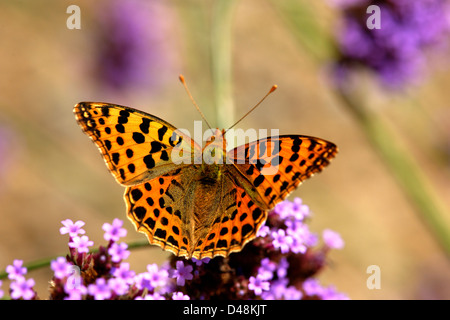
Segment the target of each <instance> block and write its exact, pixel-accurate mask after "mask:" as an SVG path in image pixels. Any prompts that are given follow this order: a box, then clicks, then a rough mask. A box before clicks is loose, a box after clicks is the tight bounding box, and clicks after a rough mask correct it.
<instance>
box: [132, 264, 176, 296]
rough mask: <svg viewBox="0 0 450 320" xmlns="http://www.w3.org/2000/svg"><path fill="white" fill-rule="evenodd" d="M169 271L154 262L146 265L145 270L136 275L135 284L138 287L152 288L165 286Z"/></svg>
mask: <svg viewBox="0 0 450 320" xmlns="http://www.w3.org/2000/svg"><path fill="white" fill-rule="evenodd" d="M168 278H169V273H168V272H167V270H165V269H159V268H158V265H157V264H156V263H154V264H149V265H147V272H144V273H141V274H138V275H137V276H136V285H137V287H138V288H139V289H144V288H146V289H148V290H153V289H155V288H157V287H162V286H165V285H166V283H167V280H168Z"/></svg>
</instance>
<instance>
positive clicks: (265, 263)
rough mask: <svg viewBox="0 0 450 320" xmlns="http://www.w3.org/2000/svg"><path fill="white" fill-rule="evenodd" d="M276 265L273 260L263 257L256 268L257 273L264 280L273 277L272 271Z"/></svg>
mask: <svg viewBox="0 0 450 320" xmlns="http://www.w3.org/2000/svg"><path fill="white" fill-rule="evenodd" d="M276 267H277V265H276V263H275V262H273V261H271V260H270V259H269V258H264V259H262V260H261V266H260V267H259V269H258V275H260V276H261V278H262V279H264V280H270V279H272V278H273V272H274V271H275V269H276Z"/></svg>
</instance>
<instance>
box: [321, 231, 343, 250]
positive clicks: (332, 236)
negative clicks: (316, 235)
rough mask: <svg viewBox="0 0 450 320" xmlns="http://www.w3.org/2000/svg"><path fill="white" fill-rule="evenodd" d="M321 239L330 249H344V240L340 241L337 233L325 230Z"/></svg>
mask: <svg viewBox="0 0 450 320" xmlns="http://www.w3.org/2000/svg"><path fill="white" fill-rule="evenodd" d="M322 238H323V241H324V242H325V245H326V246H327V247H328V248H330V249H342V248H343V247H344V240H342V238H341V236H340V235H339V233H337V232H335V231H333V230H330V229H325V230H323V232H322Z"/></svg>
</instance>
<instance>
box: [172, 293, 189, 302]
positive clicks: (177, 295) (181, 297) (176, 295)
mask: <svg viewBox="0 0 450 320" xmlns="http://www.w3.org/2000/svg"><path fill="white" fill-rule="evenodd" d="M190 299H191V298H190V297H189V296H188V295H185V294H184V293H183V292H174V293H173V294H172V300H190Z"/></svg>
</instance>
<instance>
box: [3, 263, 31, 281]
mask: <svg viewBox="0 0 450 320" xmlns="http://www.w3.org/2000/svg"><path fill="white" fill-rule="evenodd" d="M22 265H23V261H22V260H14V261H13V264H12V265H9V266H7V267H6V272H7V273H8V278H9V279H11V280H16V279H19V278H23V276H24V275H26V274H27V268H25V267H23V266H22Z"/></svg>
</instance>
